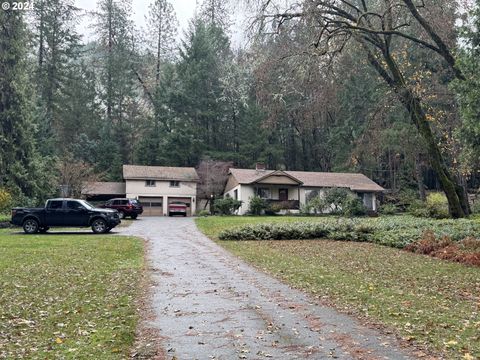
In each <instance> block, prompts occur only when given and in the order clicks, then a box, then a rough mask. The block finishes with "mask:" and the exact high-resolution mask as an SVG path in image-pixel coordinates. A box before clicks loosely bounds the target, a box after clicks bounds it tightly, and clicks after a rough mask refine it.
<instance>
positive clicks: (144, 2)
mask: <svg viewBox="0 0 480 360" xmlns="http://www.w3.org/2000/svg"><path fill="white" fill-rule="evenodd" d="M152 1H153V0H132V14H131V19H132V20H133V21H134V22H135V25H136V26H137V28H138V29H140V28H141V27H145V15H146V14H147V12H148V6H149V5H150V2H152ZM169 1H170V3H171V4H172V5H173V7H174V9H175V13H176V15H177V20H178V23H179V29H178V37H179V38H181V37H182V36H183V32H184V30H186V29H187V28H188V24H189V21H190V20H191V19H192V18H193V16H194V14H195V8H196V6H197V3H198V6H200V5H201V3H202V0H169ZM75 5H76V6H77V7H79V8H80V9H82V10H84V11H82V14H83V16H82V18H81V21H80V23H79V32H80V34H82V35H84V41H88V40H89V39H91V38H93V33H92V30H91V29H90V28H89V24H90V23H91V17H90V16H88V11H93V10H95V9H96V7H97V1H96V0H75ZM233 14H234V15H233V16H232V20H233V22H234V23H233V25H232V27H231V29H230V30H231V34H232V42H233V45H234V46H235V47H236V46H239V45H240V44H241V43H243V42H244V37H243V31H242V27H243V26H244V24H243V21H244V19H245V16H244V15H241V14H244V11H243V10H242V9H241V8H239V7H238V6H236V7H235V8H234V10H233Z"/></svg>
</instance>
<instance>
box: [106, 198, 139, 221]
mask: <svg viewBox="0 0 480 360" xmlns="http://www.w3.org/2000/svg"><path fill="white" fill-rule="evenodd" d="M101 207H102V208H107V209H114V210H117V211H118V216H119V217H120V219H124V218H126V217H127V216H130V217H131V218H132V219H136V218H137V217H138V215H140V214H141V213H143V206H142V204H140V202H139V201H138V200H136V199H125V198H117V199H110V200H108V201H107V202H106V203H105V205H102V206H101Z"/></svg>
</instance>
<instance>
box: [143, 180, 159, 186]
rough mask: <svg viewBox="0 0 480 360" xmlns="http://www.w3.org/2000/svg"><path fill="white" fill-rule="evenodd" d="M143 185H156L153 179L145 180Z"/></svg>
mask: <svg viewBox="0 0 480 360" xmlns="http://www.w3.org/2000/svg"><path fill="white" fill-rule="evenodd" d="M145 186H147V187H153V186H156V184H155V180H145Z"/></svg>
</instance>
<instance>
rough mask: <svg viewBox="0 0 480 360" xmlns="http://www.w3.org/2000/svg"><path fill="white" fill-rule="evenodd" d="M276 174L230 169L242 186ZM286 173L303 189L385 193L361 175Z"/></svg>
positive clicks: (265, 171)
mask: <svg viewBox="0 0 480 360" xmlns="http://www.w3.org/2000/svg"><path fill="white" fill-rule="evenodd" d="M274 172H275V171H274V170H263V171H262V170H260V171H258V170H252V169H235V168H231V169H230V173H231V174H232V175H233V176H234V177H235V179H236V180H237V181H238V183H240V184H251V183H254V182H256V181H257V180H259V179H261V178H263V177H265V176H266V175H268V174H272V173H274ZM285 173H287V174H288V175H290V176H292V177H294V178H295V179H298V180H299V181H300V182H302V183H303V185H302V186H303V187H342V188H349V189H351V190H353V191H372V192H373V191H385V189H384V188H382V187H381V186H380V185H378V184H377V183H375V182H374V181H373V180H371V179H369V178H368V177H366V176H365V175H363V174H360V173H333V172H332V173H330V172H310V171H285Z"/></svg>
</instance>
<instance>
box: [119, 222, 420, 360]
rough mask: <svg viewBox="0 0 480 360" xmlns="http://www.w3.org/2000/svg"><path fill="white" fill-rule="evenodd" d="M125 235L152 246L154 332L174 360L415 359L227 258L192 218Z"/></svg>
mask: <svg viewBox="0 0 480 360" xmlns="http://www.w3.org/2000/svg"><path fill="white" fill-rule="evenodd" d="M122 233H123V234H129V235H136V236H141V237H143V238H145V239H148V240H149V241H150V248H149V252H148V258H149V259H148V260H149V261H150V268H151V276H152V278H153V280H154V282H155V288H154V294H153V307H154V310H155V313H156V319H154V320H152V324H151V325H152V326H153V327H155V328H158V329H159V332H160V334H161V335H162V337H164V339H163V345H164V348H165V353H166V354H167V356H168V358H170V359H171V358H175V359H268V358H273V359H306V358H307V359H329V358H336V359H368V360H373V359H408V358H411V357H409V356H408V355H407V354H406V352H404V350H403V349H401V348H400V347H399V345H398V343H396V341H395V339H393V338H390V337H388V336H385V335H381V334H380V333H378V332H377V331H375V330H372V329H369V328H366V327H364V326H362V325H361V324H360V323H359V322H357V321H356V320H355V319H353V318H351V317H349V316H346V315H344V314H340V313H338V312H337V311H335V310H334V309H332V308H329V307H325V306H322V305H319V304H316V303H315V301H314V300H312V299H310V298H309V297H308V296H306V295H305V294H304V293H302V292H300V291H297V290H294V289H292V288H290V287H289V286H287V285H285V284H283V283H281V282H279V281H278V280H276V279H274V278H272V277H270V276H268V275H266V274H264V273H262V272H260V271H258V270H256V269H255V268H253V267H251V266H249V265H247V264H245V263H244V262H243V261H241V260H239V259H238V258H236V257H234V256H232V255H230V254H229V253H228V252H226V251H225V250H224V249H222V248H221V247H220V246H218V245H216V244H215V243H214V242H212V241H211V240H210V239H208V238H207V237H205V236H204V235H203V234H202V233H201V232H200V231H199V230H197V228H196V226H195V223H194V221H193V219H192V218H168V217H161V218H160V217H156V218H153V217H151V218H147V217H143V218H141V219H140V220H138V221H135V222H134V223H133V224H132V225H131V226H130V227H128V228H126V229H124V230H122Z"/></svg>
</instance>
